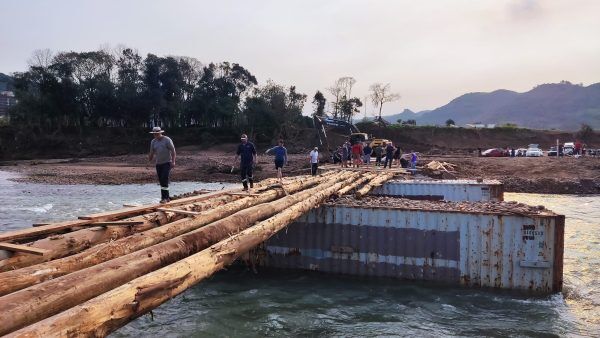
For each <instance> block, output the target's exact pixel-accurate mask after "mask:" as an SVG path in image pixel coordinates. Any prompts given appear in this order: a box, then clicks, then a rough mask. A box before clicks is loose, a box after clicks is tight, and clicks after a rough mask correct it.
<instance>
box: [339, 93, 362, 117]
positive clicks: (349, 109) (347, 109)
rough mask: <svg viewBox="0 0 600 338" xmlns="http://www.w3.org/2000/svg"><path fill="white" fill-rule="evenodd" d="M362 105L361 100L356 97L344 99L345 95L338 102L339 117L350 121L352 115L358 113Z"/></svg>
mask: <svg viewBox="0 0 600 338" xmlns="http://www.w3.org/2000/svg"><path fill="white" fill-rule="evenodd" d="M360 107H362V102H361V101H360V99H359V98H358V97H353V98H351V99H346V96H344V97H342V98H341V99H340V102H339V112H340V117H341V118H342V119H343V120H344V121H346V122H348V123H351V122H352V117H354V115H356V114H357V113H360V109H358V108H360Z"/></svg>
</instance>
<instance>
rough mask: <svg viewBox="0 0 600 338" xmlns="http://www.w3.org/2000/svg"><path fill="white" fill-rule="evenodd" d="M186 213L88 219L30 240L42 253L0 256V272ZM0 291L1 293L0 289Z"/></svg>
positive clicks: (203, 206)
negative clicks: (101, 222) (102, 222)
mask: <svg viewBox="0 0 600 338" xmlns="http://www.w3.org/2000/svg"><path fill="white" fill-rule="evenodd" d="M236 199H239V197H235V196H229V195H222V196H217V197H214V198H212V199H210V200H208V201H198V202H195V203H192V204H186V205H180V206H179V208H181V209H186V210H188V209H189V210H198V211H202V210H207V209H211V208H215V207H218V206H221V205H224V204H226V203H228V202H231V201H235V200H236ZM185 217H187V216H185V215H181V214H165V213H163V212H153V213H149V214H146V215H140V216H135V217H132V218H128V219H125V220H123V221H133V222H143V223H141V224H139V225H134V226H131V227H123V226H106V227H102V226H96V225H93V226H92V225H91V223H89V224H86V225H84V226H85V227H86V229H83V230H78V231H72V232H69V233H66V234H62V235H58V236H52V237H47V238H44V239H40V240H38V241H35V242H32V245H33V246H35V247H38V248H42V249H46V250H49V252H48V253H47V254H46V255H44V256H33V255H25V254H15V255H13V256H11V257H9V258H6V259H1V260H0V272H3V271H11V270H15V269H20V268H24V267H27V266H31V265H35V264H39V263H43V262H48V261H51V260H55V259H58V258H62V257H66V256H70V255H74V254H76V253H79V252H81V251H84V250H87V249H90V248H91V247H93V246H94V245H97V244H101V243H106V242H111V241H115V240H118V239H120V238H123V237H127V236H131V235H132V234H135V233H139V232H142V231H147V230H149V229H152V228H155V227H157V226H161V225H164V224H166V223H169V222H173V221H176V220H179V219H183V218H185ZM90 226H92V227H90ZM0 294H1V293H0Z"/></svg>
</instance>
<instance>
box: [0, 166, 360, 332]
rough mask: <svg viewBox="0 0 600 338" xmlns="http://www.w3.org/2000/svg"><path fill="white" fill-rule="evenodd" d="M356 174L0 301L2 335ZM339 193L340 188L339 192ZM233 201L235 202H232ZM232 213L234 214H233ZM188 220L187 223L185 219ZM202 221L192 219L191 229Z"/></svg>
mask: <svg viewBox="0 0 600 338" xmlns="http://www.w3.org/2000/svg"><path fill="white" fill-rule="evenodd" d="M357 176H358V175H357V174H354V173H341V174H338V175H336V176H334V177H331V178H329V179H328V180H326V181H325V182H324V183H321V184H319V185H318V186H316V187H315V188H312V189H308V190H305V191H302V192H300V193H297V194H294V195H289V196H287V197H284V198H282V199H279V200H277V201H274V202H270V203H264V204H260V205H256V206H254V207H251V208H247V209H244V210H242V211H239V212H237V213H235V214H233V215H231V216H229V217H225V218H222V219H220V220H219V221H217V222H214V223H212V224H210V225H208V226H206V227H203V228H201V229H198V230H195V231H192V232H190V233H187V234H184V235H182V236H179V237H176V238H173V239H171V240H168V241H166V242H163V243H160V244H157V245H154V246H152V247H149V248H146V249H144V250H139V251H136V252H134V253H131V254H129V255H125V256H122V257H119V258H116V259H113V260H111V261H108V262H104V263H102V264H98V265H96V266H93V267H90V268H87V269H84V270H80V271H77V272H74V273H72V274H69V275H68V276H63V277H59V278H56V279H53V280H50V281H47V282H45V283H42V284H39V285H34V286H32V287H29V288H27V289H24V290H21V291H17V292H15V293H12V294H9V295H6V296H4V297H1V298H0V323H3V325H2V326H0V335H2V334H6V333H9V332H11V331H13V330H16V329H19V328H22V327H24V326H26V325H28V324H31V323H34V322H36V321H38V320H42V319H44V318H47V317H49V316H52V315H54V314H56V313H58V312H60V311H63V310H66V309H68V308H70V307H72V306H75V305H77V304H80V303H82V302H84V301H86V300H88V299H91V298H93V297H95V296H98V295H100V294H102V293H104V292H107V291H109V290H111V289H113V288H116V287H118V286H120V285H122V284H124V283H127V282H128V281H130V280H132V279H134V278H137V277H139V276H142V275H144V274H147V273H149V272H152V271H154V270H156V269H159V268H161V267H163V266H165V265H168V264H171V263H174V262H176V261H178V260H180V259H183V258H185V257H187V256H189V255H191V254H194V253H196V252H198V251H200V250H202V249H204V248H206V247H208V246H210V245H212V244H215V243H217V242H219V241H221V240H223V239H224V238H227V237H228V236H231V234H235V233H237V232H239V231H240V230H241V229H245V228H247V227H249V226H252V225H253V224H254V223H255V222H257V221H260V220H261V219H265V218H267V217H270V216H273V215H274V214H276V213H279V212H282V211H284V210H285V209H287V208H289V207H290V206H292V205H294V204H296V203H299V202H301V201H304V200H306V199H308V198H309V197H310V196H311V195H314V194H317V193H318V192H319V191H323V190H324V189H327V188H329V187H331V186H336V187H337V186H339V185H340V183H337V182H339V181H343V182H349V179H348V178H350V179H352V180H353V179H355V178H356V177H357ZM336 190H337V189H336ZM234 203H235V202H234ZM229 214H231V212H230V213H229ZM184 221H187V220H184ZM198 221H199V220H198V219H196V218H194V219H192V220H191V222H190V226H193V225H194V223H197V222H198Z"/></svg>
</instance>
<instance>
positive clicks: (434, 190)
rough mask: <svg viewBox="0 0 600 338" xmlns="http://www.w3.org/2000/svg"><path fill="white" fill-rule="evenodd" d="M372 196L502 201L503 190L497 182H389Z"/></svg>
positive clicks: (428, 180)
mask: <svg viewBox="0 0 600 338" xmlns="http://www.w3.org/2000/svg"><path fill="white" fill-rule="evenodd" d="M372 195H382V196H396V197H403V198H410V199H424V200H434V201H435V200H446V201H472V202H475V201H503V200H504V189H503V185H502V183H501V182H500V181H497V180H483V181H481V182H478V181H476V180H432V179H415V180H391V181H388V182H386V183H385V184H383V185H382V186H381V187H378V188H376V189H375V190H373V192H372Z"/></svg>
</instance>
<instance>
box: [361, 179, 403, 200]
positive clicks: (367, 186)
mask: <svg viewBox="0 0 600 338" xmlns="http://www.w3.org/2000/svg"><path fill="white" fill-rule="evenodd" d="M392 177H394V174H393V173H382V174H379V175H378V176H377V177H375V178H374V179H372V180H371V181H370V182H369V183H367V184H365V185H364V186H363V187H362V188H360V189H359V190H358V191H357V192H356V193H355V196H356V198H361V197H363V196H365V195H366V194H368V193H369V191H371V190H372V189H373V188H376V187H379V186H380V185H382V184H383V183H384V182H385V181H387V180H389V179H391V178H392Z"/></svg>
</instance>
